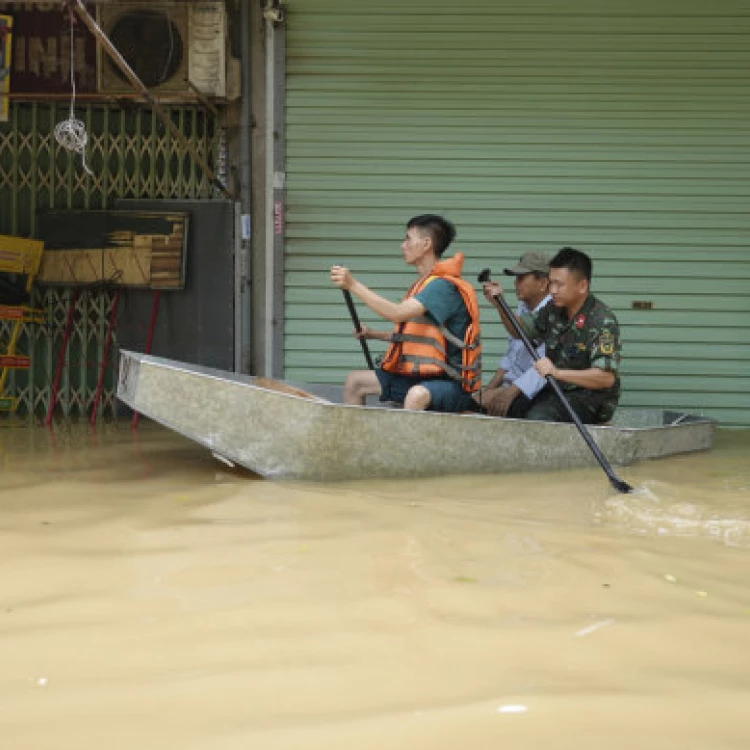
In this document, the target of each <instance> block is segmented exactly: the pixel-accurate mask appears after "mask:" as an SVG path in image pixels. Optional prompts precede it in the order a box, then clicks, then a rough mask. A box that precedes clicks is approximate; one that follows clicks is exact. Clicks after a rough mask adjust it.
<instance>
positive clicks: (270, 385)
mask: <svg viewBox="0 0 750 750" xmlns="http://www.w3.org/2000/svg"><path fill="white" fill-rule="evenodd" d="M253 385H257V386H258V388H265V389H266V390H267V391H278V392H279V393H287V394H289V395H290V396H299V397H300V398H309V399H313V400H314V401H321V402H323V403H326V404H328V403H330V401H326V399H324V398H320V396H316V395H315V394H314V393H308V392H307V391H303V390H302V389H301V388H297V387H296V386H293V385H289V384H288V383H283V382H282V381H280V380H273V379H272V378H264V377H261V376H258V377H256V378H254V379H253Z"/></svg>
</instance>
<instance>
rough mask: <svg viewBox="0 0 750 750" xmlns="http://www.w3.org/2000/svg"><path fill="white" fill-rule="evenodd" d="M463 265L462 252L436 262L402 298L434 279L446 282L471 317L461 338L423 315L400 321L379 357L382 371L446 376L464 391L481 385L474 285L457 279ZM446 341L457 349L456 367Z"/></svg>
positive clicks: (471, 391)
mask: <svg viewBox="0 0 750 750" xmlns="http://www.w3.org/2000/svg"><path fill="white" fill-rule="evenodd" d="M463 264H464V254H463V253H456V254H455V255H454V256H453V257H452V258H450V259H449V260H443V261H439V262H438V263H436V264H435V267H434V268H433V269H432V271H431V272H430V273H429V274H428V275H427V276H425V277H423V278H421V279H419V281H417V282H416V283H415V284H414V285H413V286H412V287H411V289H409V291H408V292H407V293H406V297H404V299H409V298H410V297H414V296H415V295H417V294H419V292H421V291H422V290H423V289H424V288H425V287H426V286H427V285H428V284H430V283H431V282H433V281H434V280H435V279H446V280H448V281H450V282H451V283H452V284H454V285H455V287H456V288H457V289H458V291H459V292H460V293H461V297H462V298H463V301H464V304H465V305H466V309H467V311H468V313H469V318H470V319H471V320H470V322H469V325H468V327H467V329H466V333H465V334H464V338H463V340H462V339H460V338H458V337H457V336H454V335H453V334H452V333H451V332H450V331H449V330H448V329H447V328H446V327H445V326H444V325H441V326H438V325H437V324H436V323H435V321H434V320H432V319H431V318H429V317H427V316H419V317H418V318H412V319H411V320H407V321H404V322H403V323H400V324H399V325H398V326H397V327H396V331H395V332H394V334H393V337H392V341H393V343H392V344H391V345H390V346H389V347H388V351H387V352H386V353H385V357H383V363H382V365H381V366H382V368H383V369H384V370H385V371H386V372H394V373H399V374H401V375H409V376H414V377H424V378H431V377H438V376H440V375H448V376H449V377H451V378H453V379H454V380H458V381H460V382H461V385H462V386H463V389H464V390H465V391H467V392H468V393H474V392H475V391H478V390H479V389H480V388H481V387H482V340H481V326H480V324H479V303H478V301H477V295H476V292H475V291H474V287H472V285H471V284H470V283H469V282H468V281H464V279H462V278H461V269H462V268H463ZM448 342H450V343H451V344H453V345H454V346H456V347H458V348H459V349H461V352H462V356H461V369H460V370H459V369H458V368H456V367H454V366H453V365H451V364H449V362H448Z"/></svg>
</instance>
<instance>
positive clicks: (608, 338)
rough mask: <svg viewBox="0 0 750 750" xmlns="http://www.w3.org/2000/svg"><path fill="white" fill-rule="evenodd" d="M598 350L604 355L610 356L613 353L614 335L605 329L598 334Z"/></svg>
mask: <svg viewBox="0 0 750 750" xmlns="http://www.w3.org/2000/svg"><path fill="white" fill-rule="evenodd" d="M599 351H600V352H601V353H602V354H603V355H604V356H605V357H611V356H612V355H613V354H614V353H615V337H614V336H613V335H612V332H611V331H608V330H607V329H605V330H603V331H602V332H601V334H600V335H599Z"/></svg>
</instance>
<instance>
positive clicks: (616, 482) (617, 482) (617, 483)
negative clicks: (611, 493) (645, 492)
mask: <svg viewBox="0 0 750 750" xmlns="http://www.w3.org/2000/svg"><path fill="white" fill-rule="evenodd" d="M609 481H610V482H612V486H613V487H614V488H615V489H616V490H617V491H618V492H622V493H623V494H625V493H628V492H635V488H634V487H631V486H630V485H629V484H628V483H627V482H626V481H624V480H623V479H618V478H617V477H610V478H609Z"/></svg>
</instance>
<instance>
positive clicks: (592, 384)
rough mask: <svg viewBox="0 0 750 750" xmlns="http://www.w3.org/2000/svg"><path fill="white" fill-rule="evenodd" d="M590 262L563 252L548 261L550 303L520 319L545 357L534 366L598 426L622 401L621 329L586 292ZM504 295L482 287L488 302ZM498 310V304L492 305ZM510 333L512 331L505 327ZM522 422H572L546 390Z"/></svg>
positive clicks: (493, 284)
mask: <svg viewBox="0 0 750 750" xmlns="http://www.w3.org/2000/svg"><path fill="white" fill-rule="evenodd" d="M590 285H591V259H590V258H589V257H588V256H587V255H586V254H585V253H582V252H581V251H580V250H574V249H572V248H569V247H566V248H563V249H562V250H560V252H559V253H558V254H557V255H556V256H555V257H554V258H553V259H552V261H551V262H550V294H551V295H552V304H551V305H547V306H546V307H543V308H542V309H541V310H539V312H538V313H537V314H536V315H528V314H527V315H523V316H521V318H520V319H519V322H520V324H521V326H522V327H523V330H524V332H525V333H526V334H527V336H528V337H529V338H531V339H534V340H536V341H539V342H543V343H544V344H546V347H547V356H546V357H543V358H542V359H540V360H539V361H538V362H537V363H536V365H535V367H536V370H537V372H538V373H539V374H540V375H541V376H542V377H546V376H547V375H552V376H553V377H554V378H555V380H557V382H558V383H559V385H560V387H561V388H562V390H563V392H564V393H565V396H566V398H567V399H568V401H569V403H570V405H571V406H572V407H573V409H574V411H575V412H576V414H578V416H579V417H580V418H581V420H582V421H583V422H585V423H587V424H601V423H602V422H607V421H609V420H610V419H611V418H612V414H613V413H614V411H615V408H616V407H617V402H618V400H619V398H620V379H619V377H618V371H619V365H620V328H619V326H618V324H617V319H616V318H615V315H614V313H613V312H612V310H610V309H609V307H607V306H606V305H605V304H604V303H602V302H600V301H599V300H598V299H597V298H596V297H594V296H593V295H592V294H591V292H590ZM498 290H499V293H502V289H501V288H500V286H499V284H497V283H496V282H490V283H489V284H486V285H485V295H486V296H487V297H488V298H492V297H494V294H497V293H498ZM495 306H496V307H497V308H498V310H499V305H498V304H497V303H495ZM506 327H508V330H509V331H510V332H512V328H511V327H509V326H508V323H506ZM524 416H525V418H526V419H533V420H538V421H549V422H570V421H571V420H570V415H569V414H568V412H567V410H566V409H565V407H564V406H563V405H562V403H561V402H560V400H559V398H558V397H557V395H556V394H555V393H554V391H553V390H552V389H551V388H549V387H545V388H543V389H542V391H541V392H540V393H539V394H538V395H537V396H536V397H535V398H534V399H533V400H532V401H531V403H530V405H529V408H528V410H527V411H526V414H525V415H524Z"/></svg>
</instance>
